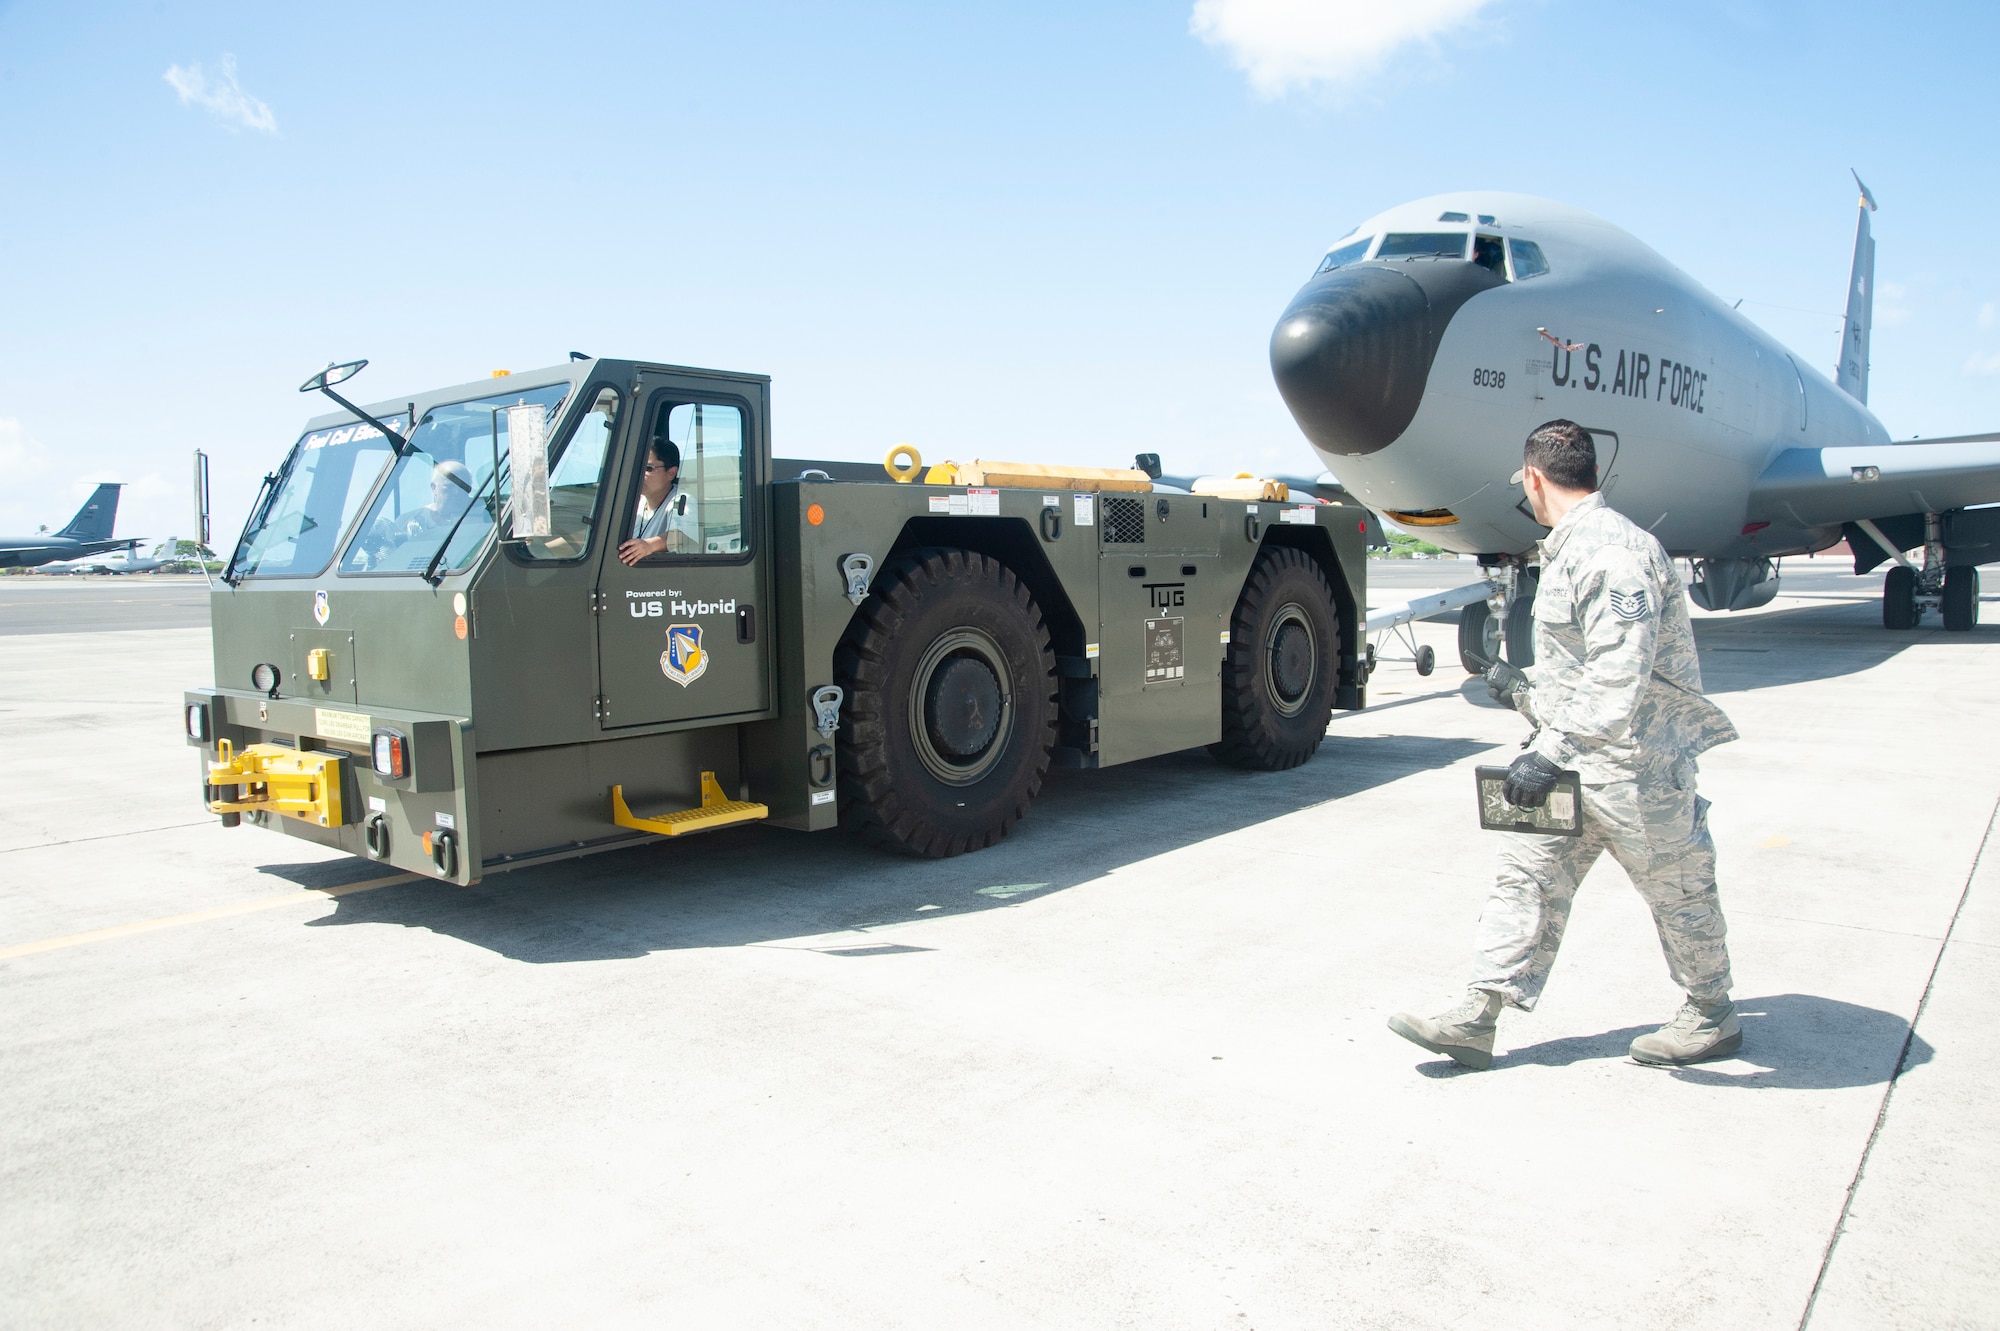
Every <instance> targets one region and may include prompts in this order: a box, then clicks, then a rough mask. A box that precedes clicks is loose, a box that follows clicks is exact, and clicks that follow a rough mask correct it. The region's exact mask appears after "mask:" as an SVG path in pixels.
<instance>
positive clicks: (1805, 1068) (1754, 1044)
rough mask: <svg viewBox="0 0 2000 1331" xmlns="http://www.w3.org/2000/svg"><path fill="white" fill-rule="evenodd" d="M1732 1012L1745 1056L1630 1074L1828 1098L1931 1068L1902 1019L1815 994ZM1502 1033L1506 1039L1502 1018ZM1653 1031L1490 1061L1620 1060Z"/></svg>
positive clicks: (1497, 1065)
mask: <svg viewBox="0 0 2000 1331" xmlns="http://www.w3.org/2000/svg"><path fill="white" fill-rule="evenodd" d="M1736 1011H1737V1015H1738V1016H1739V1017H1740V1018H1741V1020H1742V1022H1743V1052H1742V1053H1741V1054H1738V1055H1737V1056H1736V1057H1735V1058H1732V1059H1721V1060H1718V1061H1716V1062H1714V1063H1707V1064H1697V1065H1696V1066H1693V1067H1685V1068H1660V1069H1654V1068H1640V1067H1639V1065H1638V1064H1636V1063H1635V1064H1634V1065H1633V1067H1634V1069H1635V1071H1643V1072H1654V1071H1658V1072H1661V1073H1664V1074H1665V1075H1668V1076H1671V1077H1673V1078H1675V1079H1676V1080H1679V1081H1685V1082H1692V1083H1694V1084H1696V1085H1699V1086H1733V1087H1738V1088H1742V1089H1747V1090H1777V1091H1828V1090H1838V1089H1841V1088H1844V1087H1854V1086H1879V1085H1881V1084H1882V1083H1884V1082H1886V1081H1888V1080H1889V1078H1890V1077H1891V1076H1893V1075H1895V1073H1896V1068H1897V1065H1898V1062H1899V1060H1900V1062H1901V1065H1902V1067H1903V1068H1904V1070H1906V1071H1907V1070H1908V1069H1910V1068H1913V1067H1916V1066H1917V1065H1919V1064H1921V1063H1928V1062H1930V1060H1931V1054H1932V1052H1933V1051H1932V1049H1931V1046H1930V1045H1929V1043H1927V1042H1926V1041H1925V1040H1924V1038H1923V1037H1922V1036H1920V1035H1918V1034H1916V1033H1915V1032H1914V1031H1912V1030H1911V1029H1910V1023H1909V1022H1908V1021H1906V1020H1904V1019H1903V1018H1901V1017H1899V1016H1896V1015H1895V1014H1894V1013H1891V1012H1883V1011H1881V1010H1880V1009H1878V1008H1872V1007H1862V1006H1860V1005H1859V1004H1856V1003H1843V1002H1841V1001H1840V1000H1839V999H1837V998H1821V997H1819V996H1817V995H1815V994H1771V995H1768V996H1766V997H1762V998H1739V999H1737V1000H1736ZM1500 1029H1501V1033H1502V1034H1503V1035H1504V1034H1505V1033H1506V1029H1507V1023H1506V1019H1505V1018H1504V1017H1503V1018H1502V1019H1501V1023H1500ZM1653 1029H1655V1028H1654V1027H1653V1026H1627V1027H1625V1028H1623V1029H1621V1030H1615V1031H1605V1032H1603V1033H1602V1034H1599V1035H1571V1036H1566V1037H1564V1038H1563V1039H1560V1040H1548V1041H1544V1042H1543V1043H1541V1044H1534V1045H1527V1046H1525V1047H1523V1048H1520V1049H1510V1050H1507V1051H1506V1052H1504V1053H1500V1054H1497V1055H1495V1056H1494V1059H1493V1067H1492V1071H1494V1072H1500V1071H1504V1070H1506V1069H1508V1068H1528V1067H1545V1068H1559V1067H1567V1066H1569V1065H1570V1064H1572V1063H1581V1062H1584V1061H1585V1060H1587V1059H1600V1058H1626V1057H1627V1056H1628V1055H1627V1050H1628V1049H1629V1048H1630V1046H1631V1044H1632V1041H1633V1040H1634V1039H1636V1038H1638V1037H1639V1036H1641V1035H1644V1034H1646V1033H1647V1032H1649V1031H1652V1030H1653ZM1905 1041H1908V1046H1909V1048H1908V1052H1907V1053H1905V1052H1904V1042H1905ZM1417 1071H1418V1072H1420V1073H1422V1074H1423V1075H1424V1076H1426V1077H1456V1076H1459V1075H1462V1074H1464V1073H1466V1072H1467V1071H1468V1069H1466V1068H1463V1067H1460V1066H1459V1065H1458V1064H1457V1063H1454V1062H1452V1061H1451V1060H1450V1059H1437V1060H1435V1061H1432V1062H1427V1063H1421V1064H1419V1065H1418V1066H1417Z"/></svg>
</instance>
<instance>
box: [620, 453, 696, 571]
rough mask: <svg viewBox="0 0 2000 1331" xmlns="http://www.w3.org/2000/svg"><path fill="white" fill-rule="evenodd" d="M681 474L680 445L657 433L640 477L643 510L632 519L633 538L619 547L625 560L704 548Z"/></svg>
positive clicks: (630, 562)
mask: <svg viewBox="0 0 2000 1331" xmlns="http://www.w3.org/2000/svg"><path fill="white" fill-rule="evenodd" d="M680 474H681V450H680V446H679V445H677V444H675V443H674V442H673V440H671V439H668V438H666V437H665V436H664V435H656V436H655V437H654V439H653V444H652V448H651V449H650V450H649V451H648V452H647V455H646V467H645V470H644V471H643V472H642V473H641V474H640V476H639V510H638V512H637V513H636V514H635V515H634V517H633V521H632V539H631V540H629V541H626V542H625V543H624V544H623V545H620V546H619V547H618V558H619V560H620V561H621V562H623V563H625V564H628V565H631V564H637V563H638V562H639V561H640V560H642V559H644V558H646V557H647V556H649V555H657V554H661V553H666V554H686V553H689V552H692V551H695V550H698V549H699V548H700V547H699V545H698V544H697V542H698V540H699V535H700V534H699V532H697V530H696V528H695V520H694V518H692V517H690V516H689V514H688V511H687V509H688V500H687V494H686V492H685V491H683V490H682V489H681V487H680Z"/></svg>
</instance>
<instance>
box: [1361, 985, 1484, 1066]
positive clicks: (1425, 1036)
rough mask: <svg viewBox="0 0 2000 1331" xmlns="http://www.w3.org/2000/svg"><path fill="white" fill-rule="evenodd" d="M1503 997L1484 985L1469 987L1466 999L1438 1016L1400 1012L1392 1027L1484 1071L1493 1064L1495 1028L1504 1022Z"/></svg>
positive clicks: (1404, 1036)
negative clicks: (1483, 987)
mask: <svg viewBox="0 0 2000 1331" xmlns="http://www.w3.org/2000/svg"><path fill="white" fill-rule="evenodd" d="M1502 1005H1503V1001H1502V999H1501V997H1500V995H1498V994H1491V993H1488V992H1487V991H1486V990H1484V989H1468V990H1466V993H1465V1001H1464V1002H1462V1003H1460V1004H1459V1005H1458V1006H1457V1007H1455V1008H1453V1009H1452V1010H1451V1011H1449V1012H1447V1013H1444V1014H1443V1015H1442V1016H1437V1017H1418V1016H1413V1015H1412V1014H1410V1013H1408V1012H1398V1013H1397V1014H1396V1015H1395V1016H1393V1017H1391V1018H1389V1029H1390V1030H1392V1031H1394V1032H1395V1033H1396V1034H1398V1035H1400V1036H1402V1037H1403V1038H1404V1039H1405V1040H1408V1041H1409V1042H1410V1043H1412V1044H1420V1045H1422V1046H1423V1047H1424V1048H1426V1049H1428V1050H1430V1051H1431V1052H1432V1053H1433V1054H1444V1055H1446V1056H1447V1057H1449V1058H1451V1059H1453V1060H1454V1061H1456V1062H1459V1063H1463V1064H1464V1065H1465V1066H1466V1067H1469V1068H1473V1069H1475V1070H1477V1071H1480V1072H1484V1071H1485V1070H1486V1069H1488V1068H1490V1067H1492V1066H1493V1029H1494V1027H1496V1026H1498V1025H1499V1024H1500V1008H1501V1007H1502Z"/></svg>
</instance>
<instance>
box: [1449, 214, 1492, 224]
mask: <svg viewBox="0 0 2000 1331" xmlns="http://www.w3.org/2000/svg"><path fill="white" fill-rule="evenodd" d="M1471 220H1472V219H1471V218H1470V217H1467V216H1466V215H1465V214H1464V213H1439V214H1438V221H1440V222H1470V221H1471ZM1482 220H1486V219H1482Z"/></svg>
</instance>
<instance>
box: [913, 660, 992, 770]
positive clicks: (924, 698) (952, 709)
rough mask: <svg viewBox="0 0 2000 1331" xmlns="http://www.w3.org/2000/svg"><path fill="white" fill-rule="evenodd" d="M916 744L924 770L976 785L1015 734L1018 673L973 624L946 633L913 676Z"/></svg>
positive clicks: (915, 747)
mask: <svg viewBox="0 0 2000 1331" xmlns="http://www.w3.org/2000/svg"><path fill="white" fill-rule="evenodd" d="M909 696H910V701H909V726H910V731H909V733H910V746H911V747H912V748H914V749H915V750H916V751H917V760H918V761H919V762H921V763H922V764H923V765H924V770H925V771H927V772H929V773H930V774H931V776H933V777H935V778H936V779H937V780H939V781H942V782H943V783H944V784H946V785H948V786H971V785H976V784H978V782H979V781H980V780H981V779H982V778H984V777H985V776H986V775H987V774H988V773H989V772H991V771H992V770H993V767H994V765H995V764H996V763H998V762H999V761H1000V759H1001V757H1002V756H1003V755H1004V754H1005V753H1006V751H1007V744H1008V738H1009V736H1010V735H1012V734H1013V718H1014V706H1013V703H1014V689H1013V676H1012V674H1011V672H1010V671H1009V670H1008V668H1007V657H1006V653H1004V652H1003V651H1001V649H1000V644H999V643H998V642H996V641H995V640H994V638H993V636H992V635H991V634H989V633H987V632H985V631H984V630H983V629H976V628H973V627H971V626H970V625H965V626H961V627H959V628H955V629H951V630H949V631H947V632H945V633H943V634H941V635H940V636H939V637H938V638H937V640H936V641H934V642H933V643H931V645H930V646H929V647H927V648H926V649H925V650H924V654H923V656H922V657H920V658H919V659H918V661H917V668H916V671H915V673H914V674H913V675H912V676H911V679H910V695H909Z"/></svg>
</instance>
